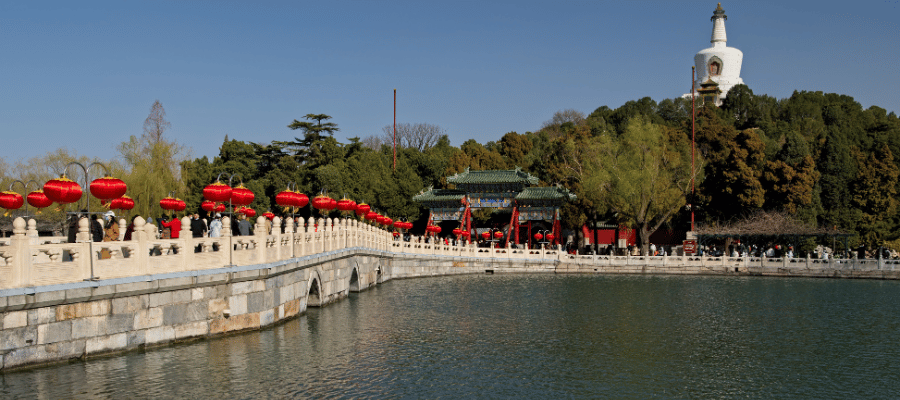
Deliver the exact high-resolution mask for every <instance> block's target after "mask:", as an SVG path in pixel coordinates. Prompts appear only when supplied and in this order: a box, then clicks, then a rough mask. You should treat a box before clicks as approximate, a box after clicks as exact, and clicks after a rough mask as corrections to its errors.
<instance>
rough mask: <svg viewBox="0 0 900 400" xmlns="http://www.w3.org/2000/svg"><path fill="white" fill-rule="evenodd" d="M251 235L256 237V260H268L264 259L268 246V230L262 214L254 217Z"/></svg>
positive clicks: (263, 261) (261, 261)
mask: <svg viewBox="0 0 900 400" xmlns="http://www.w3.org/2000/svg"><path fill="white" fill-rule="evenodd" d="M253 236H255V237H256V249H255V250H256V262H258V263H265V262H268V260H266V258H267V257H266V252H267V251H266V246H268V243H269V242H268V241H269V232H268V229H266V217H263V216H262V215H260V216H259V217H256V224H255V226H254V227H253Z"/></svg>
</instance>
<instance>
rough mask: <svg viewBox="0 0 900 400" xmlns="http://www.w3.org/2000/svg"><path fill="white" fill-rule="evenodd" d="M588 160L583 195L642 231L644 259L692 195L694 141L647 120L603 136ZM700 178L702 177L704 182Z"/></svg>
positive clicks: (595, 144)
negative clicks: (662, 228) (653, 239)
mask: <svg viewBox="0 0 900 400" xmlns="http://www.w3.org/2000/svg"><path fill="white" fill-rule="evenodd" d="M591 145H592V148H591V149H590V150H588V151H590V152H592V153H594V154H596V155H597V156H596V157H586V158H585V160H586V161H588V165H587V166H586V173H585V180H584V191H585V195H586V196H588V197H589V198H590V199H591V200H592V202H593V203H594V204H597V205H605V206H607V207H609V208H610V209H611V210H612V211H613V212H617V213H618V218H619V219H620V221H621V222H630V223H633V224H634V225H636V226H637V228H638V239H639V241H640V243H641V247H642V249H643V252H644V254H646V253H647V252H648V251H649V246H650V235H651V234H652V233H653V232H655V231H656V230H657V229H659V227H660V226H662V224H664V223H666V222H668V221H669V220H670V218H671V217H672V216H673V215H674V214H675V213H676V212H677V211H678V210H679V209H681V207H683V206H684V205H685V203H686V196H687V193H688V192H689V191H690V190H691V185H690V183H691V175H692V173H693V174H697V171H698V170H699V169H697V170H695V171H691V150H690V142H687V141H686V140H684V138H683V135H679V134H677V133H675V132H670V131H667V130H666V128H665V127H662V126H660V125H657V124H654V123H652V122H650V121H648V119H647V118H646V117H635V118H632V119H631V120H629V122H628V123H627V124H626V126H625V130H624V131H623V132H622V135H621V136H619V137H613V136H611V135H608V136H603V137H598V138H597V139H596V140H594V141H592V143H591ZM700 178H701V177H700V176H697V179H698V181H700Z"/></svg>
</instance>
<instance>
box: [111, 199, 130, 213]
mask: <svg viewBox="0 0 900 400" xmlns="http://www.w3.org/2000/svg"><path fill="white" fill-rule="evenodd" d="M109 208H112V209H117V210H130V209H132V208H134V200H132V199H131V197H128V196H122V197H119V198H118V199H113V200H112V201H111V202H109Z"/></svg>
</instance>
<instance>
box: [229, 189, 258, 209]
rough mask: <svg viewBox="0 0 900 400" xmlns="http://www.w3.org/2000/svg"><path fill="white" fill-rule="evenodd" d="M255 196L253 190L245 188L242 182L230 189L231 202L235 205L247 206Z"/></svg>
mask: <svg viewBox="0 0 900 400" xmlns="http://www.w3.org/2000/svg"><path fill="white" fill-rule="evenodd" d="M255 198H256V196H255V195H254V194H253V192H251V191H250V189H247V188H245V187H244V185H243V184H241V185H238V187H236V188H234V189H232V190H231V204H234V205H236V206H249V205H250V203H252V202H253V199H255Z"/></svg>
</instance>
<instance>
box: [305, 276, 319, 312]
mask: <svg viewBox="0 0 900 400" xmlns="http://www.w3.org/2000/svg"><path fill="white" fill-rule="evenodd" d="M306 306H307V307H321V306H322V289H321V285H320V284H319V278H318V277H313V278H312V280H311V281H310V282H309V293H307V294H306Z"/></svg>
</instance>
